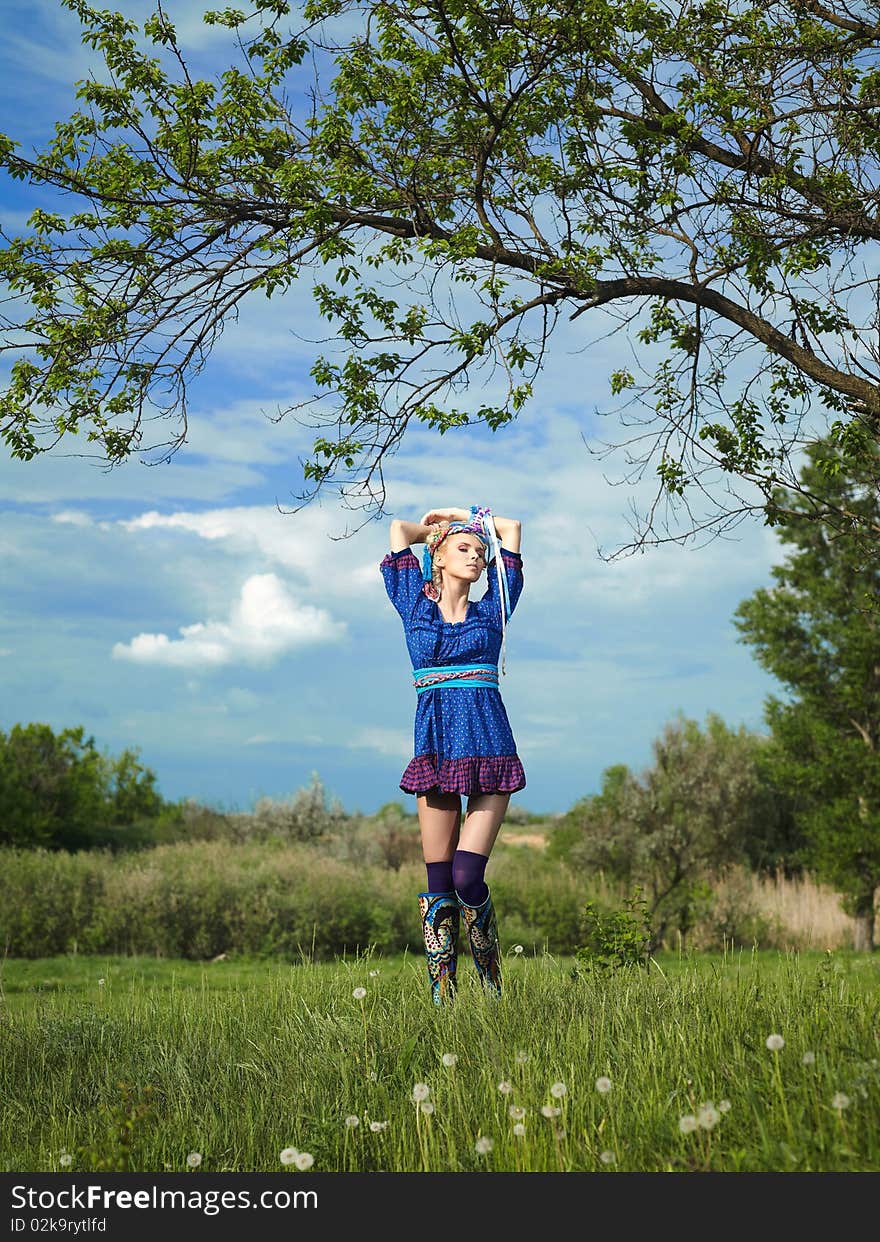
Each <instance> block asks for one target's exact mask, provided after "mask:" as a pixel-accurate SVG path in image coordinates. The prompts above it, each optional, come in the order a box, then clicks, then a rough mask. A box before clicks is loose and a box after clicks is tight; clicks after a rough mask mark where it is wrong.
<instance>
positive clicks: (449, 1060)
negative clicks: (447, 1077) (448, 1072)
mask: <svg viewBox="0 0 880 1242" xmlns="http://www.w3.org/2000/svg"><path fill="white" fill-rule="evenodd" d="M440 1060H441V1061H442V1062H443V1064H444V1065H448V1066H449V1068H450V1069H452V1067H453V1065H457V1064H458V1054H457V1053H455V1052H444V1053H443V1056H442V1057H441V1058H440Z"/></svg>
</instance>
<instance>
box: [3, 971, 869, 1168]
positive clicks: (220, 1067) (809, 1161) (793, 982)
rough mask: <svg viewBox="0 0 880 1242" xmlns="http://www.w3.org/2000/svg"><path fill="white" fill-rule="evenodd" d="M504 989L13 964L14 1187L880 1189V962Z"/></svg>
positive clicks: (391, 977) (564, 979) (10, 1101)
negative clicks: (229, 1175) (773, 1184)
mask: <svg viewBox="0 0 880 1242" xmlns="http://www.w3.org/2000/svg"><path fill="white" fill-rule="evenodd" d="M504 965H505V990H504V995H503V997H502V998H501V999H500V1001H499V1000H495V999H493V998H492V997H490V996H486V995H483V994H482V992H481V991H480V989H479V987H478V985H477V982H476V977H475V974H474V970H473V967H472V965H471V963H470V961H465V960H462V962H461V964H460V989H459V995H458V998H457V1001H456V1003H455V1005H453V1006H451V1007H450V1008H448V1009H443V1010H435V1009H434V1007H433V1006H432V1005H431V1004H430V1000H429V993H428V983H427V975H426V970H425V965H424V961H423V960H422V959H421V958H417V957H416V956H409V955H404V956H403V957H396V958H383V957H379V956H376V955H374V954H365V955H363V956H355V957H354V958H350V959H348V960H344V959H343V960H339V961H337V962H335V963H323V964H312V963H310V962H308V961H307V960H303V961H301V962H298V963H290V962H280V961H273V962H259V961H248V960H225V961H218V962H211V963H198V962H182V961H167V960H161V959H156V958H146V957H137V958H105V957H81V956H69V957H59V958H49V959H42V960H20V959H9V960H6V961H4V962H3V963H2V972H0V982H2V993H0V1170H3V1171H6V1172H37V1171H43V1170H47V1171H48V1170H57V1169H63V1168H67V1169H70V1170H71V1171H75V1170H97V1169H131V1170H136V1171H142V1172H162V1171H166V1170H168V1171H185V1170H187V1168H192V1170H193V1173H194V1175H195V1174H197V1173H198V1171H200V1170H204V1171H208V1170H210V1171H212V1172H222V1171H235V1172H264V1171H270V1172H271V1171H278V1170H280V1169H282V1168H284V1167H288V1168H290V1169H291V1171H296V1170H297V1168H298V1167H302V1168H307V1167H311V1168H312V1169H313V1170H314V1171H315V1172H318V1171H333V1172H343V1171H366V1172H369V1171H376V1170H387V1171H396V1172H408V1171H450V1170H451V1171H471V1170H494V1171H502V1170H508V1171H510V1170H522V1171H534V1172H537V1171H560V1170H562V1171H601V1172H609V1173H610V1172H614V1171H617V1170H621V1171H639V1172H658V1171H682V1172H687V1171H699V1170H707V1171H758V1170H775V1171H798V1172H815V1171H866V1170H873V1171H876V1170H880V1059H878V1058H880V1049H878V1043H880V986H878V985H880V957H878V956H866V955H862V956H860V955H855V954H852V953H848V952H845V951H835V952H833V953H822V952H814V953H809V952H803V953H778V952H757V951H752V952H748V951H737V952H732V953H728V954H718V955H709V954H705V955H694V956H676V955H675V954H671V953H670V954H661V955H658V956H657V958H656V959H655V960H654V961H652V963H651V965H650V968H649V969H648V970H647V971H644V970H638V969H630V970H624V971H618V972H616V973H614V974H612V975H610V976H583V975H578V974H576V973H574V972H573V966H574V962H573V960H572V959H557V958H554V957H551V956H549V955H544V956H535V957H532V956H530V955H529V954H527V953H524V954H519V955H517V954H515V953H514V952H513V951H512V950H511V951H509V952H508V953H507V954H506V957H505V963H504ZM360 989H364V994H363V995H361V993H360ZM774 1036H775V1037H777V1038H771V1037H774ZM768 1040H769V1046H768ZM282 1152H285V1156H284V1159H283V1160H282V1155H281V1153H282ZM199 1157H200V1159H199ZM188 1158H189V1163H188ZM310 1159H311V1163H310ZM297 1162H298V1163H297Z"/></svg>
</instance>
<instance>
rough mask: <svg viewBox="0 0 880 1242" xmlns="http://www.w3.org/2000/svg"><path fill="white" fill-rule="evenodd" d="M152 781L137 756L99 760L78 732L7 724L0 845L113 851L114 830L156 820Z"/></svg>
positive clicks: (158, 805)
mask: <svg viewBox="0 0 880 1242" xmlns="http://www.w3.org/2000/svg"><path fill="white" fill-rule="evenodd" d="M155 782H156V776H155V773H153V772H152V771H151V770H150V769H149V768H146V767H144V766H143V764H141V762H140V760H139V757H138V754H137V752H136V751H132V750H128V749H126V750H124V751H123V752H122V754H121V755H119V756H118V757H116V758H113V757H112V756H110V755H107V754H103V753H101V752H99V751H98V750H97V748H96V746H95V740H94V738H93V737H86V736H85V730H84V729H83V727H82V726H81V725H80V726H77V727H76V728H69V729H63V730H61V732H60V733H57V734H56V733H54V732H53V730H52V729H51V728H50V726H49V725H46V724H28V725H20V724H17V725H13V727H12V728H11V729H10V731H9V733H8V734H7V733H4V732H2V731H0V845H19V846H34V845H42V846H45V847H46V848H49V849H68V850H75V849H87V848H89V847H90V846H95V845H101V844H108V845H118V844H120V843H121V841H122V837H121V834H120V832H119V829H120V828H125V827H127V826H129V825H134V824H136V823H138V822H142V821H144V820H149V819H155V818H156V817H157V816H159V814H160V813H161V811H162V809H163V806H164V802H163V799H162V798H161V796H160V795H159V793H158V792H157V790H156V788H155ZM136 835H137V836H138V839H139V841H140V838H141V837H142V835H143V834H142V833H140V832H138V833H137V834H136Z"/></svg>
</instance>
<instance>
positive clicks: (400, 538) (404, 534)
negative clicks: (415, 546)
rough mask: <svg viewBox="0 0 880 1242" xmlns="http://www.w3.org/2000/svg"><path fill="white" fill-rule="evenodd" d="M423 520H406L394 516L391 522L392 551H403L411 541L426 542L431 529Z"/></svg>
mask: <svg viewBox="0 0 880 1242" xmlns="http://www.w3.org/2000/svg"><path fill="white" fill-rule="evenodd" d="M430 529H431V528H430V526H426V525H425V524H424V523H423V522H405V521H404V520H403V518H394V520H393V521H392V523H391V551H392V552H403V550H404V549H405V548H408V547H409V546H410V544H411V543H424V542H425V538H426V536H427V534H428V531H429V530H430Z"/></svg>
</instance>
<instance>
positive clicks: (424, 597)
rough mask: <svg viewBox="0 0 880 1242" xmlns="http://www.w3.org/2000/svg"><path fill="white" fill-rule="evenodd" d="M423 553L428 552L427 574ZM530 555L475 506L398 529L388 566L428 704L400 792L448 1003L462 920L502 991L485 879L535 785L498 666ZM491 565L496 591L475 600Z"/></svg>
mask: <svg viewBox="0 0 880 1242" xmlns="http://www.w3.org/2000/svg"><path fill="white" fill-rule="evenodd" d="M414 543H424V544H425V548H424V554H423V559H422V565H421V567H420V566H419V562H418V560H417V559H416V557H415V556H414V555H413V553H412V551H411V550H410V544H414ZM519 548H520V523H519V522H518V521H515V520H513V519H512V518H502V517H495V516H494V515H493V514H492V512H491V510H489V509H487V508H478V507H477V506H476V505H474V506H473V507H472V508H471V509H470V510H467V509H432V510H429V511H428V512H427V513H426V514H425V515H424V516H423V517H422V519H421V521H420V522H405V521H401V520H400V519H395V520H394V521H393V522H392V523H391V552H390V553H389V554H388V555H386V556H385V558H384V560H383V561H382V563H381V566H380V568H381V571H382V577H383V578H384V581H385V589H386V590H387V592H388V596H389V598H390V600H391V602H392V604H393V605H394V607H395V608H396V609H397V611H398V613H399V614H400V617H401V619H402V621H403V628H404V634H405V636H406V645H407V649H408V651H409V655H410V659H411V660H412V665H413V684H414V685H415V688H416V694H417V699H416V719H415V750H414V755H413V758H412V760H411V761H410V763H409V764H408V766H407V768H406V771H405V772H404V774H403V776H402V778H401V781H400V788H401V789H402V790H403V791H404V792H405V793H412V794H415V795H416V799H417V806H418V814H419V828H420V830H421V837H422V850H423V853H424V858H425V866H426V869H427V873H428V883H427V891H426V892H424V893H419V895H418V901H419V911H420V914H421V919H422V931H423V934H424V941H425V953H426V956H427V959H428V975H429V978H430V980H431V993H432V997H433V1000H434V1003H435V1004H437V1005H440V1004H442V1003H443V1002H444V1001H445V1000H451V999H452V997H453V996H454V994H455V976H456V966H457V940H458V931H459V919H460V918H461V919H463V920H464V923H465V926H466V928H467V934H468V942H469V945H470V950H471V954H472V956H473V959H474V963H475V965H476V967H477V972H478V975H479V978H480V982H481V983H482V984H484V985H485V986H487V987H488V988H489V989H490V991H492V992H494V993H495V994H499V995H500V992H501V970H500V962H499V954H500V951H499V947H498V931H497V926H496V920H495V910H494V907H493V903H492V897H491V894H490V892H489V888H488V886H487V884H486V882H485V880H484V878H483V877H484V873H485V870H486V863H487V862H488V861H489V854H490V853H491V850H492V846H493V845H494V844H495V838H496V837H497V835H498V830H499V829H500V827H501V823H502V821H503V819H504V815H505V812H506V810H507V804H508V801H509V800H510V795H511V793H514V792H515V791H516V790H518V789H523V788H524V787H525V783H526V778H525V773H524V771H523V766H522V763H521V762H520V760H519V757H518V755H517V753H516V743H515V742H514V739H513V734H512V733H511V729H510V723H509V721H508V719H507V713H506V711H505V709H504V704H503V702H502V700H501V694H500V692H499V690H498V657H499V653H501V655H502V662H501V671H502V673H503V672H505V671H506V669H505V664H504V649H505V640H506V630H507V621H508V619H509V617H510V615H511V613H512V612H513V610H514V608H515V607H516V603H517V600H518V599H519V596H520V593H521V591H522V584H523V576H522V558H521V556H520V551H519ZM490 558H491V559H490ZM487 561H488V562H489V563H488V587H487V590H486V592H485V594H484V595H483V596H482V598H481V599H479V600H471V599H469V593H470V589H471V587H472V586H473V584H474V583H475V582H477V580H478V579H479V578H480V576H481V575H482V572H483V569H484V568H487ZM462 794H466V795H467V798H468V804H467V812H466V815H465V819H464V823H462V817H461V795H462Z"/></svg>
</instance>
